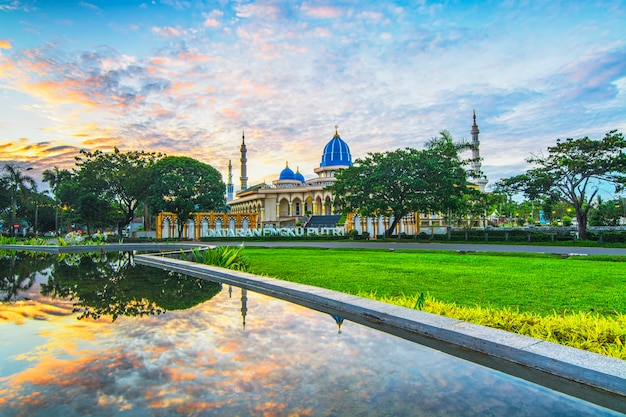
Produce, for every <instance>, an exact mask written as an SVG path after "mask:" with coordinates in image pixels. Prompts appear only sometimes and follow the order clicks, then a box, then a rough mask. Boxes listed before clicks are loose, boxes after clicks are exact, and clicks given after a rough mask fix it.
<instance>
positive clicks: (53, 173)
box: [42, 166, 72, 232]
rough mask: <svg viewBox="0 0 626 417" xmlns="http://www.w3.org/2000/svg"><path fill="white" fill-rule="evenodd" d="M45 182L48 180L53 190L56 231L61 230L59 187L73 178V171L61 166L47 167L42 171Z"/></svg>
mask: <svg viewBox="0 0 626 417" xmlns="http://www.w3.org/2000/svg"><path fill="white" fill-rule="evenodd" d="M42 178H43V182H47V183H48V184H49V185H50V189H51V190H52V194H53V195H54V199H55V201H54V231H55V232H58V231H59V210H60V209H61V206H62V203H61V200H60V198H59V189H60V187H61V186H62V185H63V183H64V182H67V181H70V180H71V178H72V173H71V172H70V171H69V170H67V169H59V167H57V166H54V167H53V168H52V169H46V170H45V171H44V172H43V173H42Z"/></svg>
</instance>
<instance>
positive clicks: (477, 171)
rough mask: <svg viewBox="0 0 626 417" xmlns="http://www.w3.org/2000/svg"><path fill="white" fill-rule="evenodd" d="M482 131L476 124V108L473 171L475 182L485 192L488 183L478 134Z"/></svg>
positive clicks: (473, 132)
mask: <svg viewBox="0 0 626 417" xmlns="http://www.w3.org/2000/svg"><path fill="white" fill-rule="evenodd" d="M479 133H480V131H479V130H478V125H477V124H476V110H474V124H473V125H472V131H471V134H472V159H473V161H472V164H471V166H472V171H473V172H474V175H475V177H476V178H475V179H474V182H475V183H476V185H478V189H479V190H480V191H482V192H485V186H486V185H487V182H488V181H487V178H486V177H485V176H484V175H482V172H481V166H482V164H481V163H480V141H479V140H478V134H479Z"/></svg>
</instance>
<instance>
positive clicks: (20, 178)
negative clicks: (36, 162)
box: [2, 164, 36, 236]
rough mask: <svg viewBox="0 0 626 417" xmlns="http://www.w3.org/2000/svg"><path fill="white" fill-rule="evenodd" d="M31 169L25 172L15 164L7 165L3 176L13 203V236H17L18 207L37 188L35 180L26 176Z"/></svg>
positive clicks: (11, 225)
mask: <svg viewBox="0 0 626 417" xmlns="http://www.w3.org/2000/svg"><path fill="white" fill-rule="evenodd" d="M29 169H30V168H28V169H26V170H24V169H22V168H20V167H19V166H18V165H14V164H6V165H5V166H4V175H3V176H2V178H3V183H4V184H5V186H6V188H7V190H8V193H9V197H10V201H11V224H10V227H11V231H12V235H13V236H15V229H14V228H13V225H14V224H15V222H16V221H17V209H18V206H20V205H22V204H24V202H25V201H26V200H27V198H28V196H29V194H30V192H31V191H32V190H33V189H35V187H36V185H35V180H34V179H33V178H32V177H29V176H28V175H24V171H27V170H29Z"/></svg>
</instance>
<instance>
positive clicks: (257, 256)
mask: <svg viewBox="0 0 626 417" xmlns="http://www.w3.org/2000/svg"><path fill="white" fill-rule="evenodd" d="M244 254H245V255H246V256H247V257H249V259H250V265H251V269H250V272H253V273H256V274H263V275H268V276H272V277H277V278H281V279H284V280H288V281H294V282H299V283H303V284H309V285H314V286H318V287H324V288H329V289H333V290H337V291H342V292H346V293H351V294H358V293H373V294H375V295H376V296H377V297H381V298H386V297H398V296H405V295H414V294H419V293H422V292H423V293H425V294H428V295H429V296H431V297H433V298H434V299H436V300H438V301H443V302H446V303H456V304H457V305H459V306H466V307H474V306H477V305H480V306H482V307H494V308H509V309H513V310H519V311H521V312H532V313H536V314H539V315H549V314H553V313H555V312H556V313H559V314H562V313H566V312H597V313H600V314H603V315H612V314H614V313H615V312H618V313H621V314H626V257H623V258H622V257H615V256H613V257H609V256H607V257H602V256H594V257H591V256H588V257H577V256H573V257H569V258H566V259H563V258H561V257H559V256H554V255H540V254H503V253H488V254H485V253H467V254H459V253H457V252H440V251H437V252H423V251H419V252H418V251H399V250H398V251H394V252H389V251H384V250H364V249H354V250H348V249H312V248H311V249H303V248H252V247H247V248H246V249H245V251H244Z"/></svg>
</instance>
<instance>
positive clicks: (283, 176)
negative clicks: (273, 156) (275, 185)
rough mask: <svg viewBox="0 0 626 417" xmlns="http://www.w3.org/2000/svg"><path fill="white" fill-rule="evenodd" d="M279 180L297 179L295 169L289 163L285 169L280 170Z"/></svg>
mask: <svg viewBox="0 0 626 417" xmlns="http://www.w3.org/2000/svg"><path fill="white" fill-rule="evenodd" d="M278 179H279V180H294V179H296V177H295V174H294V173H293V171H292V170H291V169H290V168H289V164H287V165H286V166H285V169H283V170H282V171H281V172H280V176H279V177H278Z"/></svg>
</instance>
